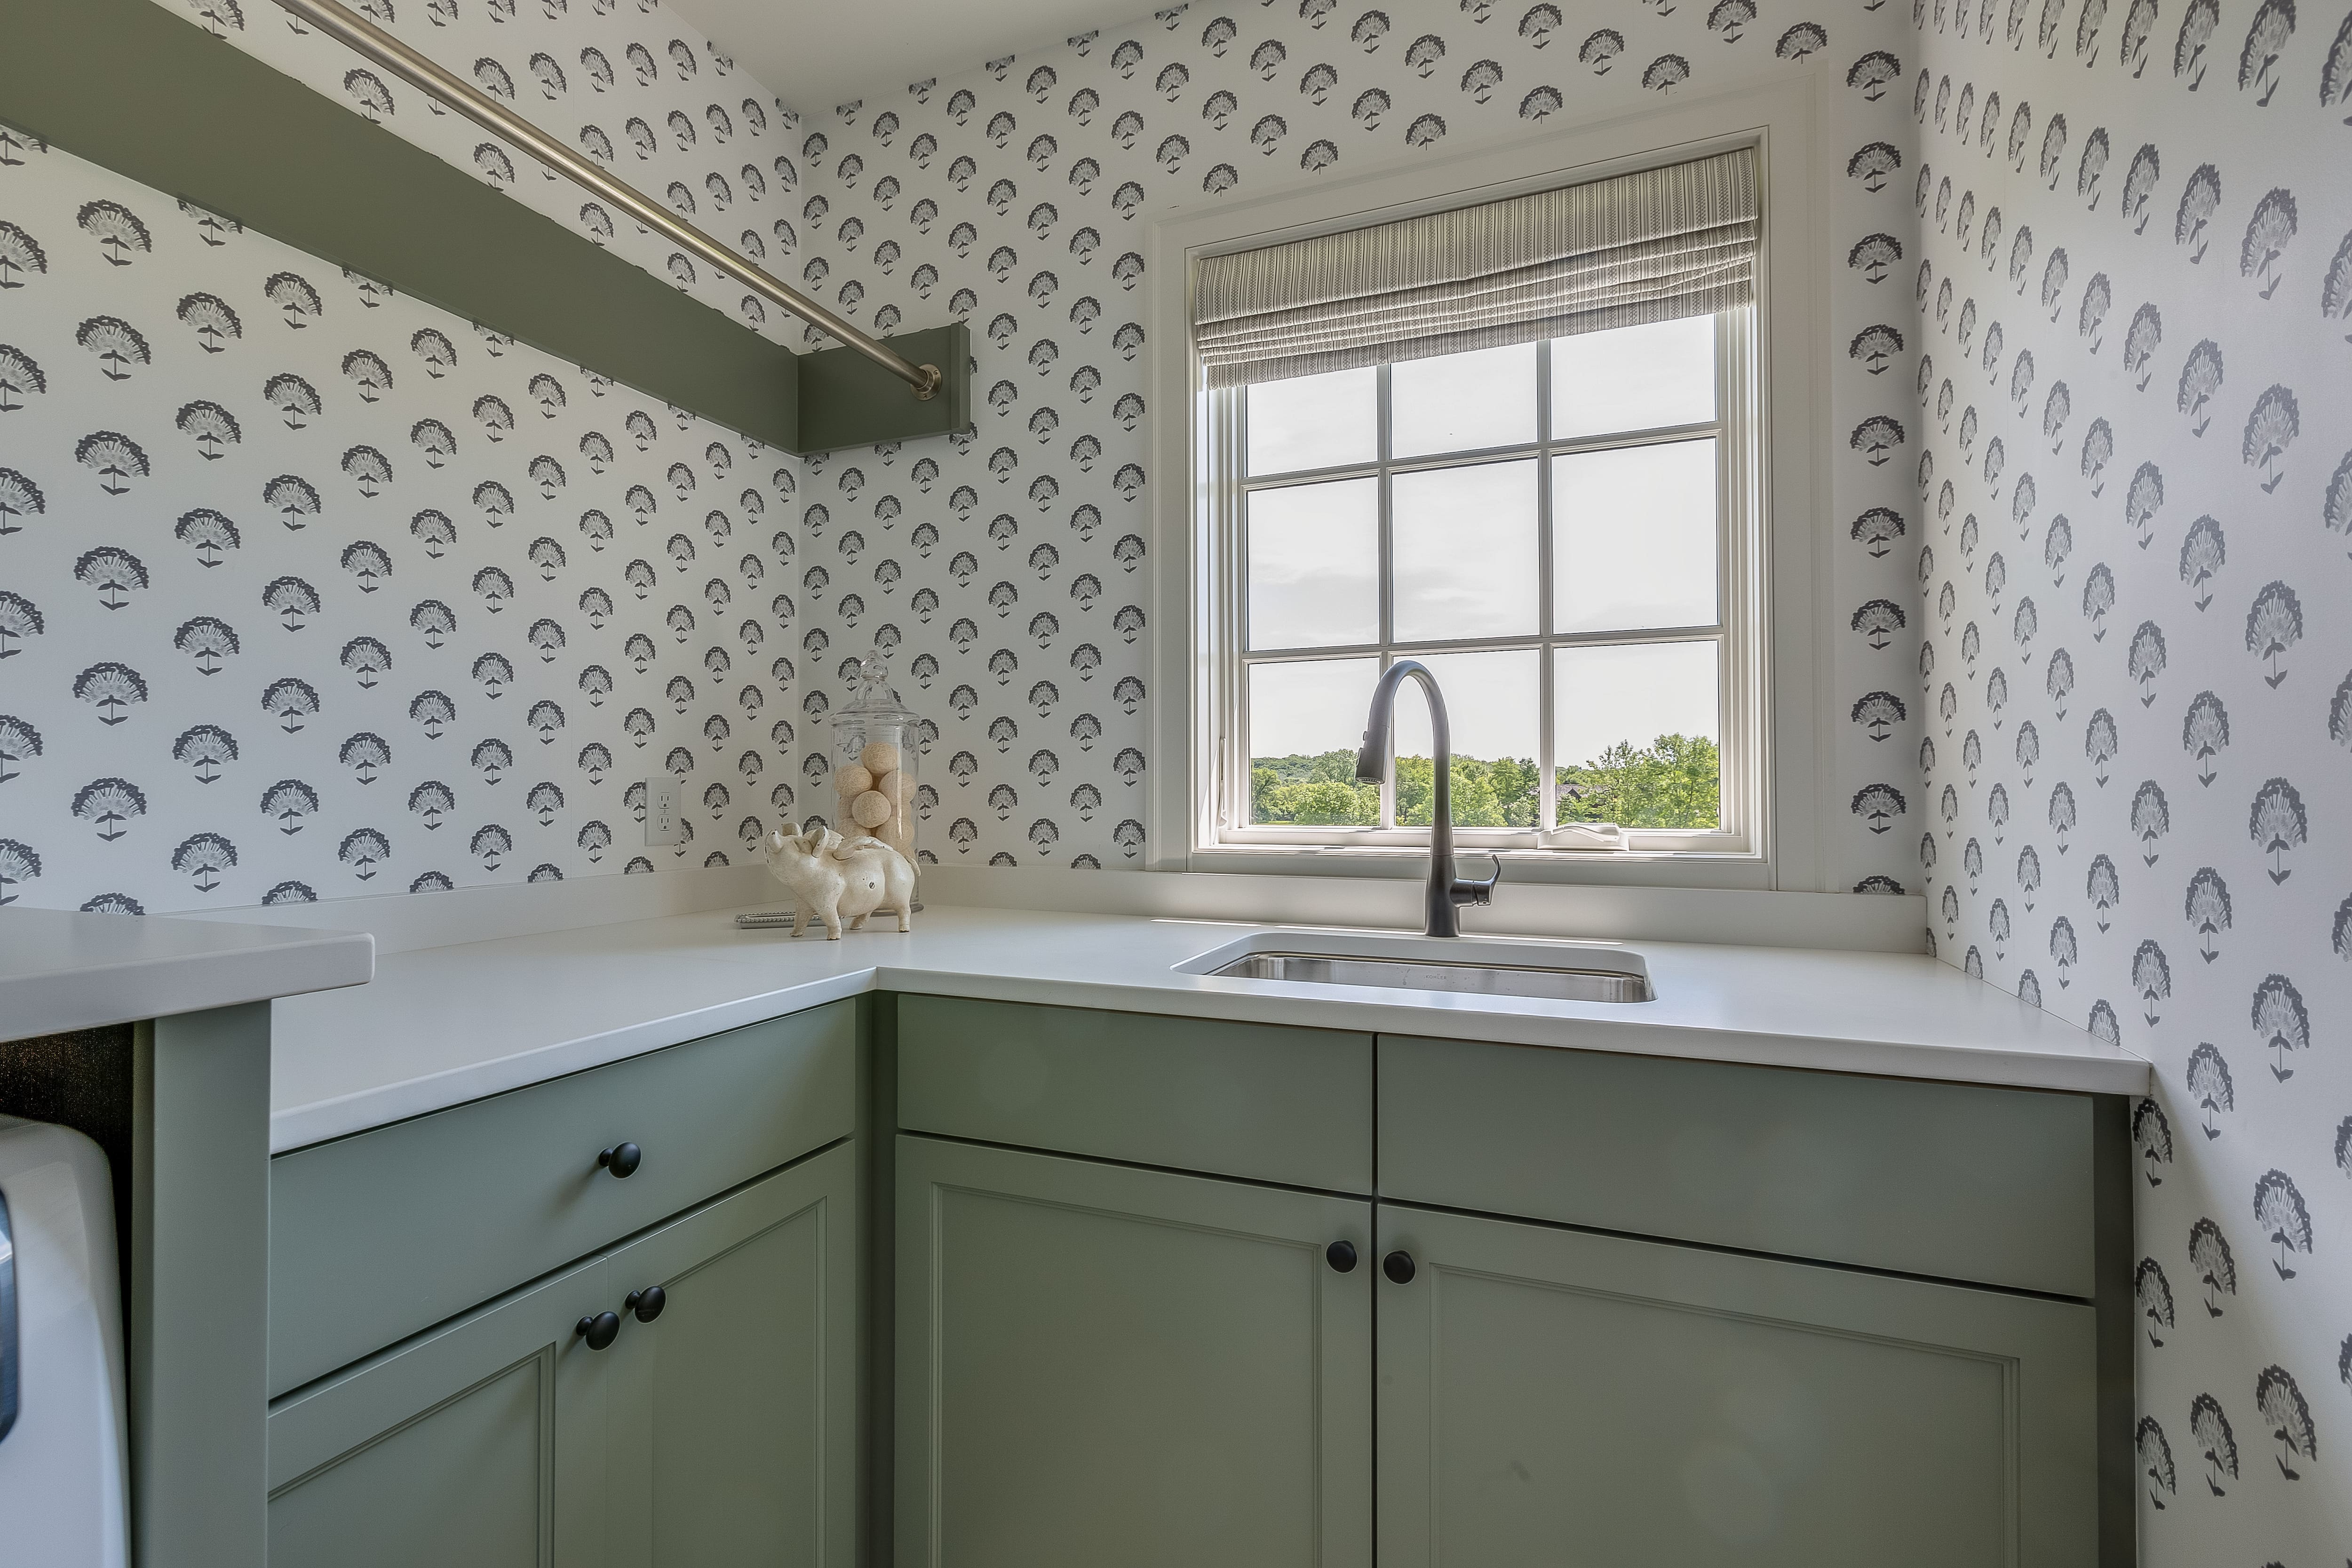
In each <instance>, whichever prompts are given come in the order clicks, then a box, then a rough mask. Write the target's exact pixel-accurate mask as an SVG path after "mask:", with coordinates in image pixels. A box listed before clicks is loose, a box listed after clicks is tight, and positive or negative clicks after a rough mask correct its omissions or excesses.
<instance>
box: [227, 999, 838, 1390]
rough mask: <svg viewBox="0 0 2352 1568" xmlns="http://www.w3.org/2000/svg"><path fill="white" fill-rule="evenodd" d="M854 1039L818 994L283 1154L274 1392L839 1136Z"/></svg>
mask: <svg viewBox="0 0 2352 1568" xmlns="http://www.w3.org/2000/svg"><path fill="white" fill-rule="evenodd" d="M856 1045H857V1020H856V1004H855V1003H854V1002H847V1001H844V1002H835V1003H829V1004H827V1005H824V1006H823V1007H817V1008H812V1009H810V1010H809V1011H807V1012H804V1013H796V1014H793V1015H790V1016H785V1017H782V1018H772V1019H770V1020H768V1021H767V1022H765V1023H761V1024H753V1025H750V1026H746V1027H744V1028H740V1029H733V1030H730V1031H729V1032H727V1033H726V1034H723V1035H714V1036H711V1037H709V1038H707V1039H702V1040H696V1041H692V1042H690V1043H688V1044H687V1045H683V1046H674V1047H670V1048H668V1049H667V1050H661V1051H653V1052H648V1053H647V1054H646V1055H645V1056H641V1057H633V1058H629V1059H627V1060H625V1061H619V1062H614V1063H613V1064H612V1065H610V1066H608V1067H601V1068H593V1069H591V1070H589V1071H586V1072H581V1073H574V1074H572V1075H571V1076H570V1077H568V1078H560V1079H551V1080H550V1081H548V1082H546V1083H541V1084H534V1085H532V1086H531V1087H530V1088H528V1089H516V1090H513V1091H512V1092H510V1093H508V1094H501V1095H494V1096H492V1097H490V1098H489V1099H487V1100H475V1101H473V1102H471V1103H470V1104H467V1105H460V1106H456V1107H453V1108H452V1109H450V1110H443V1111H436V1112H435V1113H434V1114H432V1115H430V1116H420V1117H417V1118H415V1120H413V1121H401V1122H395V1123H394V1124H393V1125H392V1126H389V1127H381V1128H378V1129H376V1130H375V1131H371V1132H362V1133H359V1134H357V1135H356V1136H353V1137H350V1138H344V1139H339V1140H337V1141H335V1142H330V1143H320V1144H314V1145H312V1146H311V1147H310V1148H308V1149H297V1150H293V1151H291V1152H287V1153H284V1154H280V1155H278V1158H277V1159H275V1160H273V1161H271V1162H270V1173H269V1236H270V1254H269V1368H270V1380H269V1387H270V1392H271V1393H272V1394H278V1393H282V1392H284V1391H286V1390H288V1389H290V1388H294V1387H297V1386H299V1385H300V1384H303V1383H306V1382H308V1381H310V1379H312V1378H315V1377H318V1376H320V1375H322V1374H323V1373H329V1372H331V1371H333V1370H334V1369H335V1368H337V1367H340V1366H343V1365H346V1364H348V1363H351V1362H352V1361H354V1360H356V1359H358V1358H359V1357H361V1356H363V1355H366V1354H368V1353H369V1352H373V1351H375V1350H378V1349H380V1348H382V1347H383V1346H384V1345H387V1344H390V1343H391V1342H394V1340H398V1339H400V1338H402V1337H404V1335H407V1334H412V1333H415V1332H416V1331H418V1330H420V1329H424V1328H425V1327H427V1326H429V1325H431V1324H433V1323H436V1322H439V1321H442V1320H443V1319H445V1318H447V1317H449V1316H451V1315H453V1314H455V1313H457V1312H462V1311H464V1310H466V1309H467V1308H469V1307H471V1306H473V1305H474V1304H475V1303H476V1302H478V1301H481V1300H486V1299H488V1298H489V1297H491V1296H494V1295H496V1294H497V1293H498V1292H499V1291H501V1290H504V1289H509V1287H512V1286H514V1285H518V1284H520V1283H521V1282H522V1281H523V1280H525V1279H531V1278H533V1277H534V1276H537V1275H540V1274H542V1273H545V1272H546V1271H547V1270H549V1269H551V1268H560V1267H562V1265H564V1264H566V1263H568V1262H570V1261H572V1259H573V1258H581V1257H583V1256H585V1255H586V1254H588V1253H590V1252H593V1251H594V1250H595V1249H596V1248H598V1247H604V1246H606V1245H608V1244H609V1243H611V1242H613V1241H615V1240H617V1239H619V1238H620V1237H624V1236H626V1235H628V1234H629V1233H630V1232H632V1231H635V1230H638V1229H640V1228H642V1227H643V1226H647V1225H650V1224H652V1223H654V1222H655V1221H656V1220H659V1219H662V1218H664V1217H666V1216H667V1215H673V1214H677V1213H678V1212H680V1211H681V1210H684V1209H686V1208H688V1207H690V1206H691V1205H694V1204H697V1203H699V1202H701V1201H702V1200H703V1199H705V1198H707V1197H709V1196H710V1195H711V1194H714V1193H719V1192H723V1191H725V1190H726V1189H727V1188H729V1187H731V1186H734V1185H735V1184H738V1183H740V1182H745V1181H749V1180H750V1179H751V1177H753V1176H756V1175H758V1174H759V1173H761V1172H762V1171H768V1170H772V1169H774V1168H775V1167H777V1166H779V1165H782V1164H783V1163H786V1162H787V1161H791V1160H793V1159H797V1158H798V1157H800V1156H801V1155H803V1154H805V1153H807V1152H809V1151H810V1150H812V1149H815V1148H818V1147H821V1146H823V1145H824V1144H826V1143H830V1142H834V1141H835V1140H836V1139H840V1138H845V1137H846V1136H848V1135H849V1133H850V1132H851V1131H853V1129H854V1128H855V1126H856V1104H855V1100H856V1070H857V1069H856ZM622 1142H634V1143H635V1144H636V1145H637V1146H638V1147H639V1149H640V1150H641V1151H642V1152H643V1163H641V1164H640V1165H639V1166H638V1168H637V1170H636V1171H635V1173H634V1174H632V1175H630V1176H629V1177H627V1178H626V1179H625V1180H623V1179H617V1178H615V1177H614V1176H612V1175H610V1174H608V1173H605V1172H604V1171H602V1170H599V1169H598V1168H597V1164H596V1157H597V1154H598V1152H600V1151H602V1150H604V1149H608V1148H612V1147H614V1146H615V1145H617V1144H619V1143H622Z"/></svg>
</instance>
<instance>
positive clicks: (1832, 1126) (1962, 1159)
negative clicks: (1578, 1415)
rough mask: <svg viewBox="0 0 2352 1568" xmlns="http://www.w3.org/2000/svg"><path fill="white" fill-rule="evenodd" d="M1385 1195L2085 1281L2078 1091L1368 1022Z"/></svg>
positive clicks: (1755, 1246) (1988, 1280)
mask: <svg viewBox="0 0 2352 1568" xmlns="http://www.w3.org/2000/svg"><path fill="white" fill-rule="evenodd" d="M1380 1074H1381V1112H1380V1127H1381V1132H1380V1137H1381V1143H1380V1148H1381V1177H1380V1192H1381V1196H1383V1197H1389V1198H1396V1199H1400V1200H1402V1201H1404V1202H1409V1203H1418V1204H1432V1205H1440V1206H1443V1207H1446V1208H1459V1209H1473V1210H1478V1211H1481V1212H1484V1213H1487V1214H1498V1215H1524V1216H1526V1217H1528V1218H1530V1219H1543V1220H1554V1221H1559V1222H1563V1223H1566V1224H1570V1225H1580V1226H1592V1227H1594V1228H1597V1229H1604V1230H1620V1231H1630V1232H1633V1233H1635V1234H1637V1235H1643V1236H1658V1237H1674V1238H1675V1239H1678V1240H1685V1241H1697V1242H1706V1243H1709V1244H1712V1245H1715V1246H1718V1247H1740V1248H1744V1249H1748V1250H1751V1251H1756V1252H1770V1253H1779V1254H1782V1255H1785V1256H1788V1257H1793V1258H1820V1259H1822V1260H1823V1261H1826V1262H1833V1263H1847V1264H1856V1265H1860V1266H1862V1267H1864V1268H1885V1269H1893V1270H1895V1271H1898V1272H1901V1273H1906V1274H1922V1275H1929V1276H1934V1277H1937V1278H1942V1279H1967V1280H1974V1281H1979V1282H1982V1283H1985V1284H1991V1285H2005V1286H2011V1287H2013V1288H2016V1289H2027V1290H2041V1291H2047V1292H2049V1293H2051V1294H2053V1295H2060V1296H2075V1297H2082V1298H2085V1299H2087V1298H2089V1297H2091V1296H2093V1295H2094V1294H2095V1280H2094V1266H2095V1259H2096V1248H2095V1244H2094V1241H2095V1237H2094V1233H2095V1209H2096V1205H2095V1200H2094V1189H2095V1180H2094V1178H2095V1159H2094V1156H2093V1131H2092V1128H2093V1120H2094V1116H2093V1113H2094V1110H2095V1103H2096V1102H2095V1100H2093V1099H2092V1097H2090V1096H2088V1095H2079V1094H2056V1093H2042V1092H2039V1091H2035V1090H2028V1089H1987V1088H1981V1087H1979V1086H1975V1085H1968V1084H1948V1083H1930V1082H1925V1081H1921V1080H1916V1079H1884V1078H1862V1077H1856V1076H1850V1075H1846V1074H1841V1073H1823V1072H1801V1071H1796V1070H1792V1069H1789V1068H1760V1067H1747V1066H1741V1065H1738V1064H1734V1063H1726V1062H1697V1061H1682V1060H1675V1059H1670V1058H1661V1057H1633V1056H1613V1055H1608V1054H1604V1053H1601V1052H1595V1051H1570V1050H1550V1049H1538V1048H1534V1047H1518V1046H1496V1045H1481V1044H1472V1043H1467V1042H1463V1041H1454V1040H1431V1039H1419V1038H1414V1037H1405V1036H1391V1035H1383V1036H1382V1037H1381V1042H1380Z"/></svg>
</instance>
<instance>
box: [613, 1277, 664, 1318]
mask: <svg viewBox="0 0 2352 1568" xmlns="http://www.w3.org/2000/svg"><path fill="white" fill-rule="evenodd" d="M621 1305H623V1306H624V1307H626V1308H627V1309H628V1310H630V1311H632V1312H635V1314H636V1315H637V1321H639V1322H641V1323H650V1322H652V1321H654V1320H655V1319H656V1318H658V1317H660V1316H661V1315H662V1309H663V1308H664V1307H667V1306H668V1305H669V1292H668V1291H667V1290H665V1289H662V1288H661V1287H660V1286H658V1285H648V1286H646V1288H645V1289H642V1290H632V1291H630V1292H629V1298H628V1300H625V1301H623V1302H622V1303H621Z"/></svg>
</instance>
